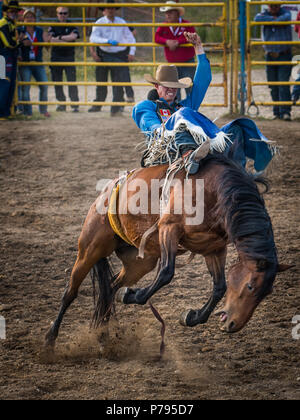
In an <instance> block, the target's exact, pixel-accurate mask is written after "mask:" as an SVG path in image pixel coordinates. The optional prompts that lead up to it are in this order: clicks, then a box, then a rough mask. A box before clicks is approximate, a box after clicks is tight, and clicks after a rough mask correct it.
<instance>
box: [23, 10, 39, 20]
mask: <svg viewBox="0 0 300 420" xmlns="http://www.w3.org/2000/svg"><path fill="white" fill-rule="evenodd" d="M27 15H32V16H34V17H35V18H36V13H35V11H34V10H32V9H26V10H25V12H24V13H23V19H25V18H26V16H27Z"/></svg>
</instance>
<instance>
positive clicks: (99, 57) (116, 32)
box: [89, 0, 136, 116]
mask: <svg viewBox="0 0 300 420" xmlns="http://www.w3.org/2000/svg"><path fill="white" fill-rule="evenodd" d="M107 3H108V4H112V3H114V0H107ZM100 9H101V10H102V11H103V17H102V18H100V19H98V20H97V22H96V23H126V22H125V20H124V19H121V18H119V17H118V16H116V12H117V10H118V9H119V7H112V6H108V7H105V8H100ZM90 42H92V43H98V44H109V46H101V47H97V48H96V49H95V48H93V47H91V49H90V51H91V54H92V56H93V58H94V60H95V61H96V62H97V61H98V62H99V61H102V62H120V63H122V62H123V63H124V62H128V61H129V62H131V61H133V60H134V55H135V50H136V48H135V47H133V46H132V47H130V49H129V53H128V49H127V47H120V46H118V44H119V43H122V44H134V43H135V38H134V36H133V34H132V32H131V31H130V29H129V28H128V27H127V26H94V27H93V30H92V34H91V36H90ZM109 72H110V75H111V81H112V82H124V81H125V80H126V72H128V68H127V67H115V66H111V67H110V66H97V67H96V81H97V82H107V80H108V73H109ZM106 96H107V86H97V89H96V99H95V101H96V102H103V101H105V99H106ZM123 101H124V94H123V87H122V86H113V102H123ZM121 108H122V107H120V106H112V107H111V115H112V116H116V115H119V113H120V111H121ZM98 111H101V107H100V106H97V105H93V106H92V107H91V108H90V109H89V112H98Z"/></svg>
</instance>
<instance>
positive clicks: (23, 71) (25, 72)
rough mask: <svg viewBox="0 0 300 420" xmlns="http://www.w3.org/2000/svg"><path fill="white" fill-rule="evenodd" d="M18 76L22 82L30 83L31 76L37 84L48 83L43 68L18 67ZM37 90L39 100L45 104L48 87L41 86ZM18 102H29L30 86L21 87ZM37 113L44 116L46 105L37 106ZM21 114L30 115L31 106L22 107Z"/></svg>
mask: <svg viewBox="0 0 300 420" xmlns="http://www.w3.org/2000/svg"><path fill="white" fill-rule="evenodd" d="M20 76H21V80H22V82H30V80H31V76H33V77H34V79H35V80H36V81H37V82H48V79H47V75H46V70H45V67H44V66H24V67H23V66H22V67H21V66H20ZM39 89H40V95H39V100H40V101H45V102H47V101H48V86H46V85H41V86H39ZM20 100H22V101H30V85H26V86H22V89H21V98H20ZM39 111H40V113H41V114H45V113H46V112H47V105H39ZM23 112H24V115H32V105H29V104H26V105H23Z"/></svg>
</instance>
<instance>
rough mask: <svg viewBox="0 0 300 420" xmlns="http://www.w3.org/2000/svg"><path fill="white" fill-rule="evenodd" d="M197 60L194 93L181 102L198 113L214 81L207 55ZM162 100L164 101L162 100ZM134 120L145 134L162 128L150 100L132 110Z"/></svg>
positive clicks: (199, 56) (198, 57)
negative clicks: (212, 80)
mask: <svg viewBox="0 0 300 420" xmlns="http://www.w3.org/2000/svg"><path fill="white" fill-rule="evenodd" d="M197 59H198V65H197V69H196V73H195V77H194V81H193V88H192V91H191V93H190V94H189V95H188V97H187V98H186V99H184V100H183V101H181V102H180V105H181V106H183V107H189V108H192V109H193V110H195V111H198V109H199V107H200V105H201V103H202V101H203V99H204V96H205V94H206V91H207V89H208V87H209V85H210V82H211V79H212V75H211V68H210V63H209V61H208V59H207V57H206V55H205V54H200V55H198V56H197ZM160 100H161V101H163V99H162V98H160ZM171 107H172V104H171ZM132 118H133V119H134V121H135V123H136V125H137V126H138V127H139V128H140V129H141V130H142V132H143V133H145V134H151V133H152V132H153V131H154V130H155V129H156V128H158V127H160V126H161V121H160V119H159V117H158V115H157V113H156V103H155V102H153V101H150V100H145V101H142V102H139V103H138V104H137V105H135V107H134V108H133V110H132Z"/></svg>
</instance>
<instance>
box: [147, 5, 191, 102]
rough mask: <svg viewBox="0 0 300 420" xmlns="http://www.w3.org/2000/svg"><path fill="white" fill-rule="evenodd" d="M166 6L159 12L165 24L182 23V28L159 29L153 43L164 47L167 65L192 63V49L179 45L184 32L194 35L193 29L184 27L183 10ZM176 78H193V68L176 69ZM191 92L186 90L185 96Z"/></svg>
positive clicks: (181, 42)
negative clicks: (163, 16)
mask: <svg viewBox="0 0 300 420" xmlns="http://www.w3.org/2000/svg"><path fill="white" fill-rule="evenodd" d="M166 4H167V5H168V6H165V7H161V8H160V9H159V10H160V11H161V12H164V13H165V23H182V25H183V26H174V27H172V26H170V27H159V28H157V31H156V33H155V42H156V43H158V44H163V45H165V48H164V50H165V57H166V60H167V61H168V62H169V63H194V62H195V51H194V48H193V47H181V46H180V45H181V44H186V39H185V36H184V32H186V31H187V32H190V33H195V32H196V30H195V28H194V27H192V26H189V27H185V26H184V24H185V23H189V21H187V20H185V19H183V18H182V16H183V14H184V8H183V7H178V6H177V5H176V2H174V1H167V2H166ZM177 70H178V77H179V78H184V77H190V78H191V79H193V78H194V74H195V67H181V66H178V67H177ZM190 92H191V88H187V89H186V94H187V95H188V94H189V93H190ZM177 100H178V101H180V100H181V93H180V89H178V92H177Z"/></svg>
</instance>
